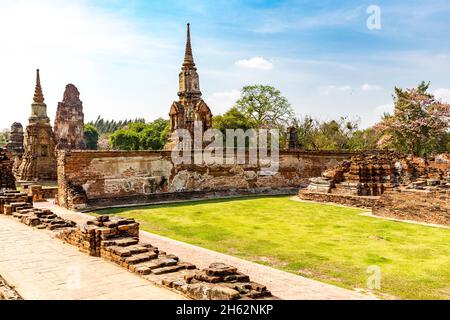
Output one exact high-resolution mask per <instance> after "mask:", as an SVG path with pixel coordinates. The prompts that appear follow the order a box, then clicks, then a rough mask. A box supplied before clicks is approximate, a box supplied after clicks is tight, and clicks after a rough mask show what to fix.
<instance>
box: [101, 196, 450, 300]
mask: <svg viewBox="0 0 450 320" xmlns="http://www.w3.org/2000/svg"><path fill="white" fill-rule="evenodd" d="M361 212H363V210H360V209H353V208H344V207H339V206H333V205H326V204H315V203H303V202H296V201H292V200H290V199H289V197H254V198H239V199H233V200H206V201H197V202H185V203H182V204H168V205H155V206H147V207H134V208H120V209H107V210H102V211H98V212H96V214H118V215H121V216H125V217H130V218H135V219H137V220H139V221H140V223H141V228H142V229H144V230H146V231H149V232H152V233H156V234H160V235H163V236H167V237H170V238H173V239H176V240H180V241H184V242H188V243H191V244H194V245H198V246H201V247H205V248H208V249H212V250H216V251H219V252H223V253H227V254H230V255H234V256H238V257H241V258H244V259H247V260H251V261H254V262H257V263H261V264H265V265H269V266H272V267H275V268H278V269H281V270H285V271H288V272H292V273H295V274H300V275H304V276H306V277H310V278H313V279H317V280H320V281H324V282H328V283H331V284H334V285H338V286H341V287H345V288H362V289H367V279H368V277H369V276H370V274H369V273H368V269H367V268H368V267H369V266H372V265H376V266H379V267H380V268H381V276H382V277H381V290H380V291H379V292H378V293H382V294H388V295H392V296H396V297H400V298H406V299H449V298H450V245H449V244H450V230H449V229H443V228H433V227H427V226H421V225H415V224H409V223H404V222H393V221H388V220H382V219H377V218H372V217H365V216H361V215H359V214H360V213H361ZM375 292H376V291H375ZM376 293H377V292H376Z"/></svg>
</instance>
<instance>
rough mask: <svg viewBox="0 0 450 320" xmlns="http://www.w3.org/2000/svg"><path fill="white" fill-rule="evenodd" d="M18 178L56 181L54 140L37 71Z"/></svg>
mask: <svg viewBox="0 0 450 320" xmlns="http://www.w3.org/2000/svg"><path fill="white" fill-rule="evenodd" d="M18 176H19V178H20V180H25V181H33V180H55V179H56V156H55V140H54V135H53V131H52V126H51V125H50V119H49V118H48V116H47V105H46V104H45V103H44V95H43V93H42V87H41V80H40V76H39V69H38V70H36V88H35V91H34V97H33V103H32V104H31V116H30V117H29V118H28V126H27V127H26V129H25V136H24V154H23V159H22V163H21V164H20V167H19V172H18Z"/></svg>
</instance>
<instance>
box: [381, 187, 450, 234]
mask: <svg viewBox="0 0 450 320" xmlns="http://www.w3.org/2000/svg"><path fill="white" fill-rule="evenodd" d="M372 212H373V214H376V215H380V216H386V217H391V218H397V219H404V220H414V221H421V222H426V223H434V224H442V225H447V226H450V189H446V190H434V191H428V190H405V189H403V190H400V189H399V190H392V191H388V192H385V193H384V194H383V195H382V196H381V197H380V199H379V200H378V201H376V202H375V204H374V206H373V207H372Z"/></svg>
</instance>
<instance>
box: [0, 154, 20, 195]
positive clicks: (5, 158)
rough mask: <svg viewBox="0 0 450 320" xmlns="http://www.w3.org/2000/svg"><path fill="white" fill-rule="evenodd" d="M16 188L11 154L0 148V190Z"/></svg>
mask: <svg viewBox="0 0 450 320" xmlns="http://www.w3.org/2000/svg"><path fill="white" fill-rule="evenodd" d="M15 187H16V179H15V178H14V175H13V163H12V160H11V153H9V152H7V151H6V150H5V149H2V148H0V189H2V188H7V189H14V188H15Z"/></svg>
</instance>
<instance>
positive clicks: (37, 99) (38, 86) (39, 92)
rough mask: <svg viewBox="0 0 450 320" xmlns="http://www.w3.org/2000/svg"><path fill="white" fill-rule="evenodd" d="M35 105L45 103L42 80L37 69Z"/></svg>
mask: <svg viewBox="0 0 450 320" xmlns="http://www.w3.org/2000/svg"><path fill="white" fill-rule="evenodd" d="M33 102H34V103H44V95H43V93H42V87H41V78H40V77H39V69H36V87H35V89H34V97H33Z"/></svg>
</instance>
